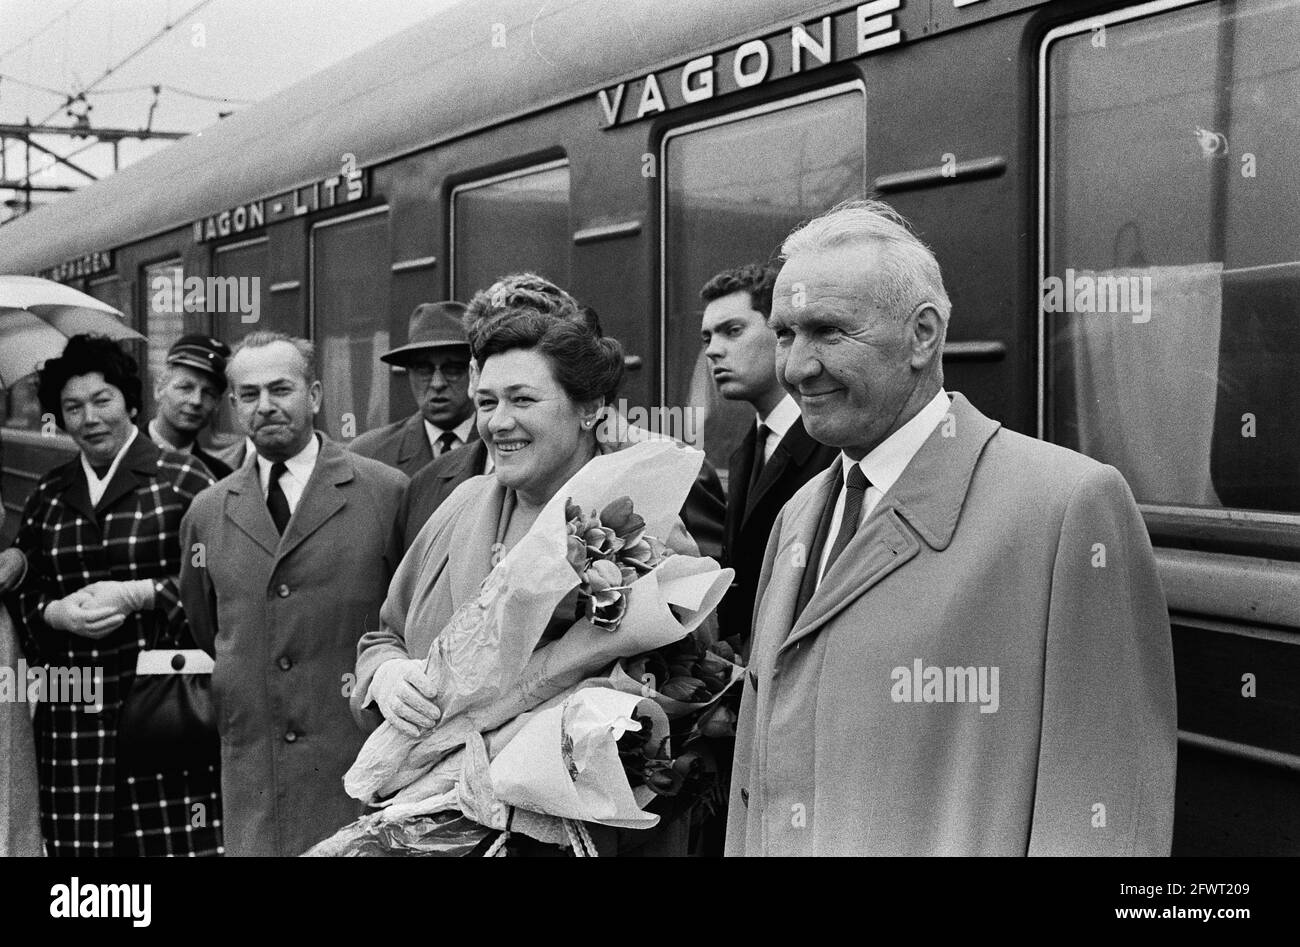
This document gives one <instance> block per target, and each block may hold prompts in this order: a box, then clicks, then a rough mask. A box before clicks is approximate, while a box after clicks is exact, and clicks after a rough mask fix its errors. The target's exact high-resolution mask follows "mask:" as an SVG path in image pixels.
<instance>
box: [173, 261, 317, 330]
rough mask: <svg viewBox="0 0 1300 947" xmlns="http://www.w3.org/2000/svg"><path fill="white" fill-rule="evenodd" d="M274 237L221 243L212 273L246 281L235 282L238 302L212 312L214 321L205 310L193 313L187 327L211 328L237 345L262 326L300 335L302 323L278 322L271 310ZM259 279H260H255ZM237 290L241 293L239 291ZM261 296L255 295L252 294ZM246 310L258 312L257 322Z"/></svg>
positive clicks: (235, 297) (266, 328)
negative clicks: (247, 316) (249, 320)
mask: <svg viewBox="0 0 1300 947" xmlns="http://www.w3.org/2000/svg"><path fill="white" fill-rule="evenodd" d="M270 247H271V241H270V238H269V237H254V238H253V239H252V240H241V241H239V242H238V243H228V244H226V245H225V246H223V247H217V249H216V252H215V253H213V255H212V275H213V276H217V277H220V278H222V279H228V278H229V277H232V276H233V277H235V278H236V279H238V280H241V281H243V283H242V285H240V284H235V285H237V286H238V289H237V290H235V292H234V293H231V298H232V299H234V300H238V301H239V303H238V305H234V304H232V305H229V306H227V307H226V308H227V309H228V310H229V311H226V312H216V313H213V314H212V316H211V323H210V324H209V323H208V322H207V317H206V316H205V314H203V313H199V314H196V316H191V318H192V319H194V320H195V321H194V322H192V323H191V322H187V324H186V328H187V329H188V330H189V331H191V332H211V333H212V334H213V335H215V336H216V337H217V338H219V339H221V341H223V342H225V343H227V344H228V345H234V344H235V343H236V342H237V341H239V340H240V339H241V338H243V337H244V336H246V335H248V333H250V332H254V331H259V330H270V331H284V332H288V333H289V334H290V335H297V334H299V332H300V331H301V327H300V326H299V325H298V324H297V323H294V324H292V325H288V326H280V325H276V324H274V322H273V321H272V320H271V319H270V318H269V315H270V314H269V313H268V312H267V308H268V307H267V305H266V303H267V290H268V287H269V285H270V282H271V280H270V274H271V250H270ZM254 280H256V282H254ZM236 293H237V294H238V295H236ZM253 293H256V294H257V298H256V299H253V298H252V294H253ZM245 311H248V312H255V313H256V314H257V322H256V323H246V322H244V318H245Z"/></svg>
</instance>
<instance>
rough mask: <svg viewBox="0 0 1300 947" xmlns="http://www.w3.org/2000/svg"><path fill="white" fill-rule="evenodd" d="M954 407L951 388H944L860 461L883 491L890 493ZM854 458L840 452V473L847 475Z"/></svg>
mask: <svg viewBox="0 0 1300 947" xmlns="http://www.w3.org/2000/svg"><path fill="white" fill-rule="evenodd" d="M951 407H952V402H951V401H950V400H949V399H948V392H946V391H944V390H943V389H942V388H940V389H939V393H938V394H936V395H935V396H934V397H933V398H931V399H930V400H929V401H928V402H927V403H926V405H925V407H924V408H922V409H921V410H920V411H918V412H916V414H915V415H914V416H913V417H912V419H911V420H910V421H908V422H907V423H906V424H904V425H903V426H902V427H900V428H899V429H898V430H897V431H895V432H894V433H893V434H891V435H889V436H888V437H887V438H885V439H884V440H883V441H881V442H880V443H879V444H877V445H876V446H875V448H874V449H873V450H872V451H871V453H869V454H867V456H866V457H863V458H862V460H861V461H860V464H861V467H862V472H863V473H864V474H866V475H867V479H868V480H870V481H871V485H872V486H873V487H875V488H876V489H877V490H879V491H880V492H881V493H882V494H884V493H888V492H889V488H890V487H892V486H893V485H894V483H895V481H897V480H898V478H899V477H901V476H902V475H903V471H904V470H906V469H907V465H908V464H910V463H911V462H912V458H913V457H915V456H916V452H917V451H919V450H920V449H921V445H922V444H924V443H925V442H926V440H927V439H928V438H929V437H930V435H931V434H932V433H933V432H934V429H935V428H936V427H938V426H939V424H940V422H942V421H943V419H944V418H945V417H946V416H947V414H948V411H949V410H950V409H951ZM853 463H854V462H853V461H852V460H850V459H849V457H848V455H847V454H844V453H841V454H840V476H841V477H844V478H847V477H848V475H849V467H850V466H851V465H852V464H853Z"/></svg>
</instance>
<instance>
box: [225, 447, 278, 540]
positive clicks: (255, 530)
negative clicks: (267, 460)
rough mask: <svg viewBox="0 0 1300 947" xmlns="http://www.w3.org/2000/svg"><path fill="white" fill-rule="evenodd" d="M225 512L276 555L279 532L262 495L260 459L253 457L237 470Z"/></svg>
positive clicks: (241, 528)
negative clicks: (258, 463) (259, 473)
mask: <svg viewBox="0 0 1300 947" xmlns="http://www.w3.org/2000/svg"><path fill="white" fill-rule="evenodd" d="M226 516H227V518H228V519H229V520H230V521H231V522H232V523H234V524H235V526H237V527H238V528H239V529H240V530H242V531H243V532H244V533H246V534H247V535H248V537H249V538H250V539H251V540H253V542H255V543H257V544H258V545H259V546H261V547H262V548H263V549H264V550H265V551H266V553H267V555H269V556H274V555H275V550H276V547H278V546H279V545H280V535H279V534H278V533H277V532H276V531H275V523H274V521H272V519H271V511H270V510H269V509H267V507H266V498H265V497H264V496H262V481H261V478H260V477H259V476H258V472H257V462H256V461H255V460H251V459H250V461H249V462H248V463H245V464H244V466H242V467H240V468H239V470H237V471H236V472H235V475H234V482H233V483H232V484H231V486H230V491H229V493H228V494H227V496H226Z"/></svg>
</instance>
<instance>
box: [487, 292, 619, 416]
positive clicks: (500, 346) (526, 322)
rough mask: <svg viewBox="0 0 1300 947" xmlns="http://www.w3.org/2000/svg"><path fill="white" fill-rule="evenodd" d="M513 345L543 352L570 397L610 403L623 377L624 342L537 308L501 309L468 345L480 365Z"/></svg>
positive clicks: (556, 378)
mask: <svg viewBox="0 0 1300 947" xmlns="http://www.w3.org/2000/svg"><path fill="white" fill-rule="evenodd" d="M515 349H521V350H525V351H537V352H540V353H541V354H542V355H544V356H546V360H547V361H548V362H550V364H551V372H552V374H554V376H555V380H556V382H558V383H559V385H560V387H561V388H563V389H564V392H565V394H567V395H568V396H569V397H570V398H572V399H573V400H574V401H578V402H582V401H596V400H600V401H603V402H605V403H606V404H609V403H610V402H612V401H613V400H614V398H615V396H616V395H617V394H618V386H619V385H620V384H622V382H623V346H622V345H620V344H619V342H618V340H617V339H609V338H602V337H600V336H598V335H596V334H595V333H594V332H593V331H592V330H591V327H590V326H589V325H587V324H586V323H585V321H584V322H572V321H569V320H565V319H557V318H556V317H555V316H548V315H545V314H543V313H540V312H534V311H524V312H518V313H503V314H501V315H498V316H494V317H492V319H491V321H490V322H488V323H487V324H486V325H483V326H482V327H481V330H480V332H479V333H478V334H477V336H476V338H475V344H474V346H473V348H472V349H471V351H472V352H473V354H474V359H475V361H476V362H477V363H478V365H479V368H480V369H481V368H482V367H483V363H484V362H486V361H487V360H488V359H489V358H491V357H492V356H493V355H500V354H502V353H503V352H510V351H513V350H515Z"/></svg>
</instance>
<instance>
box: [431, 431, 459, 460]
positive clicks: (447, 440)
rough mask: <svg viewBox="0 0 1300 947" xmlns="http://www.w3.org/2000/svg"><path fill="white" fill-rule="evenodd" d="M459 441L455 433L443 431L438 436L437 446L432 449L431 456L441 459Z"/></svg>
mask: <svg viewBox="0 0 1300 947" xmlns="http://www.w3.org/2000/svg"><path fill="white" fill-rule="evenodd" d="M459 440H460V438H458V437H457V436H456V432H455V431H443V432H442V433H441V434H439V435H438V440H437V446H435V447H434V449H433V456H434V457H441V456H442V455H443V454H445V453H447V451H449V450H452V449H453V448H454V447H455V446H456V442H457V441H459Z"/></svg>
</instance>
